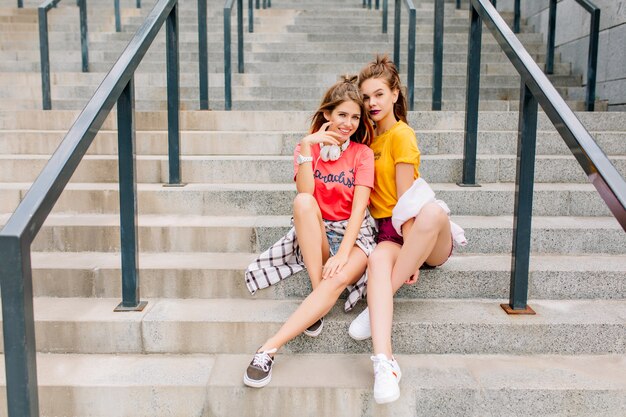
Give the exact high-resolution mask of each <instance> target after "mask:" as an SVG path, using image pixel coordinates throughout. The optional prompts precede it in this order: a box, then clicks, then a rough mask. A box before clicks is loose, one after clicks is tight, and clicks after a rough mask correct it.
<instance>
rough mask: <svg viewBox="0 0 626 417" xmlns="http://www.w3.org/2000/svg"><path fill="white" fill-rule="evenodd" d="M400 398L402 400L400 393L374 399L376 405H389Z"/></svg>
mask: <svg viewBox="0 0 626 417" xmlns="http://www.w3.org/2000/svg"><path fill="white" fill-rule="evenodd" d="M398 398H400V391H398V392H396V393H395V394H393V395H390V396H388V397H383V398H376V397H374V401H376V404H387V403H392V402H394V401H396V400H397V399H398Z"/></svg>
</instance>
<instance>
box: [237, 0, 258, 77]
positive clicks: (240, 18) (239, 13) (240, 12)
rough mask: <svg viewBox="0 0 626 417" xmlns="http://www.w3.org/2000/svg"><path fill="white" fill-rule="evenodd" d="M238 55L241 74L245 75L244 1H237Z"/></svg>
mask: <svg viewBox="0 0 626 417" xmlns="http://www.w3.org/2000/svg"><path fill="white" fill-rule="evenodd" d="M264 5H265V4H264ZM263 8H265V7H263ZM237 55H238V63H239V68H238V69H239V74H243V0H237Z"/></svg>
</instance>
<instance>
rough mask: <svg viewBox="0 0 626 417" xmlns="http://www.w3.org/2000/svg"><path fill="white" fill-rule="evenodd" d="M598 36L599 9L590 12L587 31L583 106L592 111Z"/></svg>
mask: <svg viewBox="0 0 626 417" xmlns="http://www.w3.org/2000/svg"><path fill="white" fill-rule="evenodd" d="M599 37H600V9H594V11H593V12H591V27H590V33H589V56H588V58H587V93H586V97H585V108H586V109H587V111H593V110H594V108H595V101H596V74H597V68H598V40H599Z"/></svg>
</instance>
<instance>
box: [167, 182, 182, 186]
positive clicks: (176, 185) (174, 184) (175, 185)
mask: <svg viewBox="0 0 626 417" xmlns="http://www.w3.org/2000/svg"><path fill="white" fill-rule="evenodd" d="M185 185H187V183H186V182H181V183H180V184H163V187H184V186H185Z"/></svg>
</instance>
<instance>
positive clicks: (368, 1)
mask: <svg viewBox="0 0 626 417" xmlns="http://www.w3.org/2000/svg"><path fill="white" fill-rule="evenodd" d="M383 1H385V0H383ZM366 2H367V4H366ZM366 7H367V8H368V9H370V10H372V0H363V8H364V9H365V8H366ZM375 7H376V10H378V9H380V0H376V6H375Z"/></svg>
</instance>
